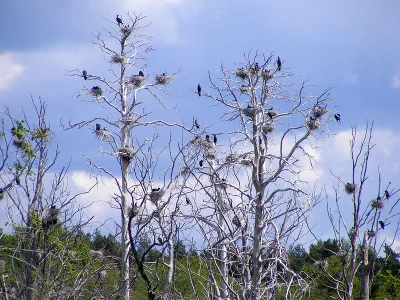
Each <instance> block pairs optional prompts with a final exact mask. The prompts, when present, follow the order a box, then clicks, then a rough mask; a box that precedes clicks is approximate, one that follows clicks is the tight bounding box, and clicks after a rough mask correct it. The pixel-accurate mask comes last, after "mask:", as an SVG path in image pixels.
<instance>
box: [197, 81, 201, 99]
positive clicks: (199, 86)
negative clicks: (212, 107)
mask: <svg viewBox="0 0 400 300" xmlns="http://www.w3.org/2000/svg"><path fill="white" fill-rule="evenodd" d="M197 94H199V97H200V96H201V85H200V84H198V85H197Z"/></svg>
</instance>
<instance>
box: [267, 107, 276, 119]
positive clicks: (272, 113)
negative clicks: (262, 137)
mask: <svg viewBox="0 0 400 300" xmlns="http://www.w3.org/2000/svg"><path fill="white" fill-rule="evenodd" d="M267 115H268V117H269V118H270V119H272V118H273V117H275V116H276V112H275V111H274V109H273V108H272V107H271V108H270V109H268V111H267Z"/></svg>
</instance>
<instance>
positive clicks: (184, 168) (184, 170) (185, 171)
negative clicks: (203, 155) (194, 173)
mask: <svg viewBox="0 0 400 300" xmlns="http://www.w3.org/2000/svg"><path fill="white" fill-rule="evenodd" d="M190 172H191V170H190V168H189V167H183V168H182V169H181V171H180V173H181V175H184V174H189V173H190Z"/></svg>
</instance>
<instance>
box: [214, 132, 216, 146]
mask: <svg viewBox="0 0 400 300" xmlns="http://www.w3.org/2000/svg"><path fill="white" fill-rule="evenodd" d="M214 144H217V136H216V135H215V134H214Z"/></svg>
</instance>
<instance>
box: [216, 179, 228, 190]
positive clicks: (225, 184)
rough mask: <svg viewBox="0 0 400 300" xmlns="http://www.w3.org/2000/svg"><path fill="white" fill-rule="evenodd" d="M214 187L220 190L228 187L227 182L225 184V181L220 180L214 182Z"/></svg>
mask: <svg viewBox="0 0 400 300" xmlns="http://www.w3.org/2000/svg"><path fill="white" fill-rule="evenodd" d="M215 184H216V186H217V187H219V188H221V189H226V188H227V187H228V182H226V179H221V180H218V181H217V182H215Z"/></svg>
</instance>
